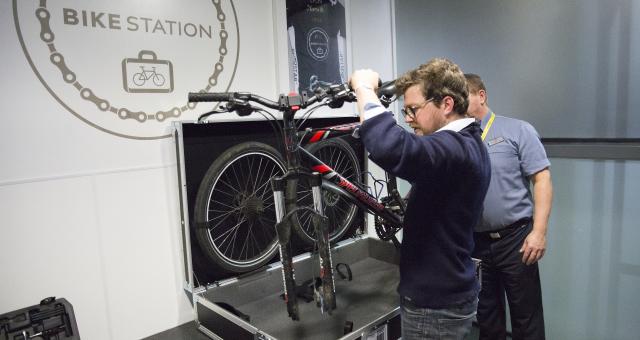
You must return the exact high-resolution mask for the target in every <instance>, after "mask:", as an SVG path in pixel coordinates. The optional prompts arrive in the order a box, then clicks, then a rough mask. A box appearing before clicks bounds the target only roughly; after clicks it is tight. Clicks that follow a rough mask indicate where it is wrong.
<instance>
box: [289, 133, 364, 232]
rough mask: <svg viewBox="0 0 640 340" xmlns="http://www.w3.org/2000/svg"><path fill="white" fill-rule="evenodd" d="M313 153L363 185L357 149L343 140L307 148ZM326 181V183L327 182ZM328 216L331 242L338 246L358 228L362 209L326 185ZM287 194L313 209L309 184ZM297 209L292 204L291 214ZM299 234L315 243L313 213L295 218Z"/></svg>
mask: <svg viewBox="0 0 640 340" xmlns="http://www.w3.org/2000/svg"><path fill="white" fill-rule="evenodd" d="M305 148H306V149H307V150H308V151H309V152H310V153H311V154H313V155H314V156H316V157H317V158H318V159H320V160H321V161H322V162H324V163H325V164H327V165H328V166H330V167H331V168H332V169H334V170H335V171H336V172H338V173H339V174H340V175H342V176H343V177H344V178H346V179H347V180H349V181H350V182H352V183H360V182H361V171H360V162H359V161H358V157H357V156H356V153H355V151H354V150H353V148H352V147H351V146H350V145H349V144H348V143H347V142H346V141H344V140H343V139H341V138H333V139H328V140H325V141H322V142H318V143H314V144H310V145H308V146H307V147H305ZM323 182H324V181H323ZM322 193H323V194H322V197H323V200H322V201H323V209H324V215H325V216H327V217H328V219H329V242H331V243H335V242H336V241H338V240H340V239H341V238H342V237H343V236H345V234H347V233H348V232H350V231H351V229H352V227H353V226H354V223H355V220H356V216H357V212H358V207H357V206H356V205H355V204H354V203H352V202H349V201H347V199H346V198H345V197H344V196H342V195H341V194H340V193H338V192H336V191H334V190H333V187H331V186H327V185H323V186H322ZM287 195H289V197H291V198H293V197H295V198H296V204H297V205H305V206H310V207H313V197H312V194H311V188H310V187H309V186H308V185H307V184H302V183H296V184H295V186H293V185H288V186H287ZM292 209H293V206H292V204H291V203H290V204H289V205H288V207H287V211H291V210H292ZM292 219H293V223H292V224H293V228H294V230H295V234H296V235H297V236H298V238H300V239H301V240H302V241H303V242H304V243H306V244H313V243H314V242H315V239H316V237H315V231H314V229H313V223H312V222H311V214H310V213H309V212H299V213H297V216H293V217H292Z"/></svg>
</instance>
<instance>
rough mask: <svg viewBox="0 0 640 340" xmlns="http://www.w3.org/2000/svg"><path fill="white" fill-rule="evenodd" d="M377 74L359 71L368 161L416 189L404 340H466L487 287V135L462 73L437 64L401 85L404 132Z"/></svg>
mask: <svg viewBox="0 0 640 340" xmlns="http://www.w3.org/2000/svg"><path fill="white" fill-rule="evenodd" d="M378 79H379V77H378V74H377V73H376V72H374V71H371V70H359V71H356V72H354V73H353V74H352V76H351V80H350V84H351V87H352V88H353V89H354V90H355V92H356V96H357V99H358V109H359V111H360V117H361V120H362V125H361V127H360V136H361V138H362V142H363V144H364V146H365V148H366V149H367V150H368V151H369V158H370V159H371V160H372V161H374V162H375V163H376V164H378V165H379V166H380V167H382V168H383V169H385V170H386V171H388V172H390V173H392V174H394V175H396V176H398V177H400V178H403V179H405V180H407V181H409V182H410V183H411V184H412V188H411V194H410V195H409V199H408V204H407V210H406V214H405V217H404V229H403V240H402V245H401V249H400V252H401V256H400V284H399V285H398V293H399V294H400V305H401V318H402V339H405V340H408V339H431V338H436V339H463V338H464V336H465V335H466V334H467V333H468V332H469V330H470V328H471V322H472V318H473V316H474V315H475V313H476V306H477V297H478V290H479V284H478V282H477V279H476V276H475V265H474V262H473V260H472V259H471V252H472V250H473V226H475V225H476V224H477V222H478V220H479V218H480V213H481V209H482V202H483V200H484V196H485V194H486V192H487V187H488V186H489V178H490V174H491V172H490V171H491V170H490V165H489V156H488V154H487V150H486V148H485V147H484V146H483V145H482V140H481V138H480V134H481V130H480V126H479V125H478V124H477V123H476V122H475V120H474V119H472V118H466V117H465V114H466V112H467V106H468V104H469V102H468V91H467V82H466V80H465V78H464V74H463V73H462V71H461V70H460V68H459V67H458V66H457V65H456V64H454V63H452V62H451V61H449V60H446V59H432V60H430V61H429V62H427V63H426V64H424V65H421V66H419V67H418V68H416V69H414V70H411V71H409V72H407V73H406V74H405V75H403V76H402V77H400V78H399V79H398V80H397V81H396V90H397V94H398V95H404V109H403V110H402V112H403V113H404V115H405V120H406V122H407V123H408V124H409V126H411V128H412V129H413V130H414V132H415V134H414V133H411V132H409V131H406V130H405V129H403V128H402V127H400V126H398V125H397V124H396V121H395V118H394V115H393V114H392V113H391V112H389V111H387V110H386V109H385V108H384V107H383V106H382V105H381V104H380V102H379V100H378V97H377V96H376V92H375V90H376V86H377V84H378Z"/></svg>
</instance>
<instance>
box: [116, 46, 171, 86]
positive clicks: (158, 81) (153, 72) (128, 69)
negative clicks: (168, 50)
mask: <svg viewBox="0 0 640 340" xmlns="http://www.w3.org/2000/svg"><path fill="white" fill-rule="evenodd" d="M122 86H123V88H124V90H125V91H127V92H129V93H168V92H172V91H173V65H172V63H171V61H169V60H160V59H158V57H157V56H156V53H155V52H153V51H149V50H142V51H140V52H138V57H137V58H125V59H123V60H122Z"/></svg>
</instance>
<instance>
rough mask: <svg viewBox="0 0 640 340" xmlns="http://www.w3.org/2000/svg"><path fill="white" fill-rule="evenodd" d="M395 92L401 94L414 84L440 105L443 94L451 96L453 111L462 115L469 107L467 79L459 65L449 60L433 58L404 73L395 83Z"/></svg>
mask: <svg viewBox="0 0 640 340" xmlns="http://www.w3.org/2000/svg"><path fill="white" fill-rule="evenodd" d="M395 85H396V94H397V95H399V96H401V95H404V93H405V92H406V91H407V89H408V88H410V87H411V86H414V85H421V86H422V94H423V96H424V98H425V99H431V98H433V101H434V103H435V104H437V105H440V103H441V102H442V99H443V98H444V97H445V96H450V97H451V98H453V102H454V104H453V111H455V112H456V113H458V114H461V115H464V114H465V113H466V112H467V108H468V107H469V90H468V89H467V81H466V79H465V77H464V74H463V73H462V70H460V67H459V66H458V65H456V64H455V63H453V62H452V61H450V60H447V59H444V58H434V59H431V60H429V61H428V62H427V63H426V64H422V65H420V66H418V68H416V69H413V70H411V71H409V72H407V73H405V74H404V75H402V76H401V77H400V78H398V80H397V81H396V83H395Z"/></svg>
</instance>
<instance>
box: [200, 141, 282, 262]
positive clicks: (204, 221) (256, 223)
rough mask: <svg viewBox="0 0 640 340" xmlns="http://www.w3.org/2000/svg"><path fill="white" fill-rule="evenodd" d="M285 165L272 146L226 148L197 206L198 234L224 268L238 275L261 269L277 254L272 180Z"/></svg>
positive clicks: (207, 177) (211, 170) (206, 250)
mask: <svg viewBox="0 0 640 340" xmlns="http://www.w3.org/2000/svg"><path fill="white" fill-rule="evenodd" d="M284 172H285V167H284V164H283V161H282V158H281V156H280V154H279V153H278V152H277V151H276V150H275V149H274V148H272V147H271V146H268V145H266V144H263V143H257V142H247V143H242V144H239V145H236V146H234V147H232V148H229V149H228V150H226V151H225V152H224V153H223V154H222V155H220V157H218V158H217V159H216V160H215V161H214V162H213V164H211V167H210V168H209V170H208V171H207V172H206V174H205V176H204V178H203V180H202V182H201V184H200V188H199V189H198V194H197V197H196V204H195V212H194V214H195V220H196V230H195V235H196V239H197V241H198V244H199V245H200V248H201V249H202V250H203V252H204V253H205V254H206V255H207V256H208V258H209V259H210V260H211V261H213V263H215V264H216V265H217V266H218V267H220V268H222V269H224V270H226V271H229V272H234V273H243V272H247V271H251V270H254V269H257V268H259V267H261V266H263V265H265V264H266V263H268V261H269V260H271V259H272V258H273V256H274V255H275V253H276V250H277V241H278V238H277V233H276V230H275V224H276V213H275V207H274V203H273V190H272V189H271V183H270V180H271V178H272V177H274V176H281V175H283V174H284Z"/></svg>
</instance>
